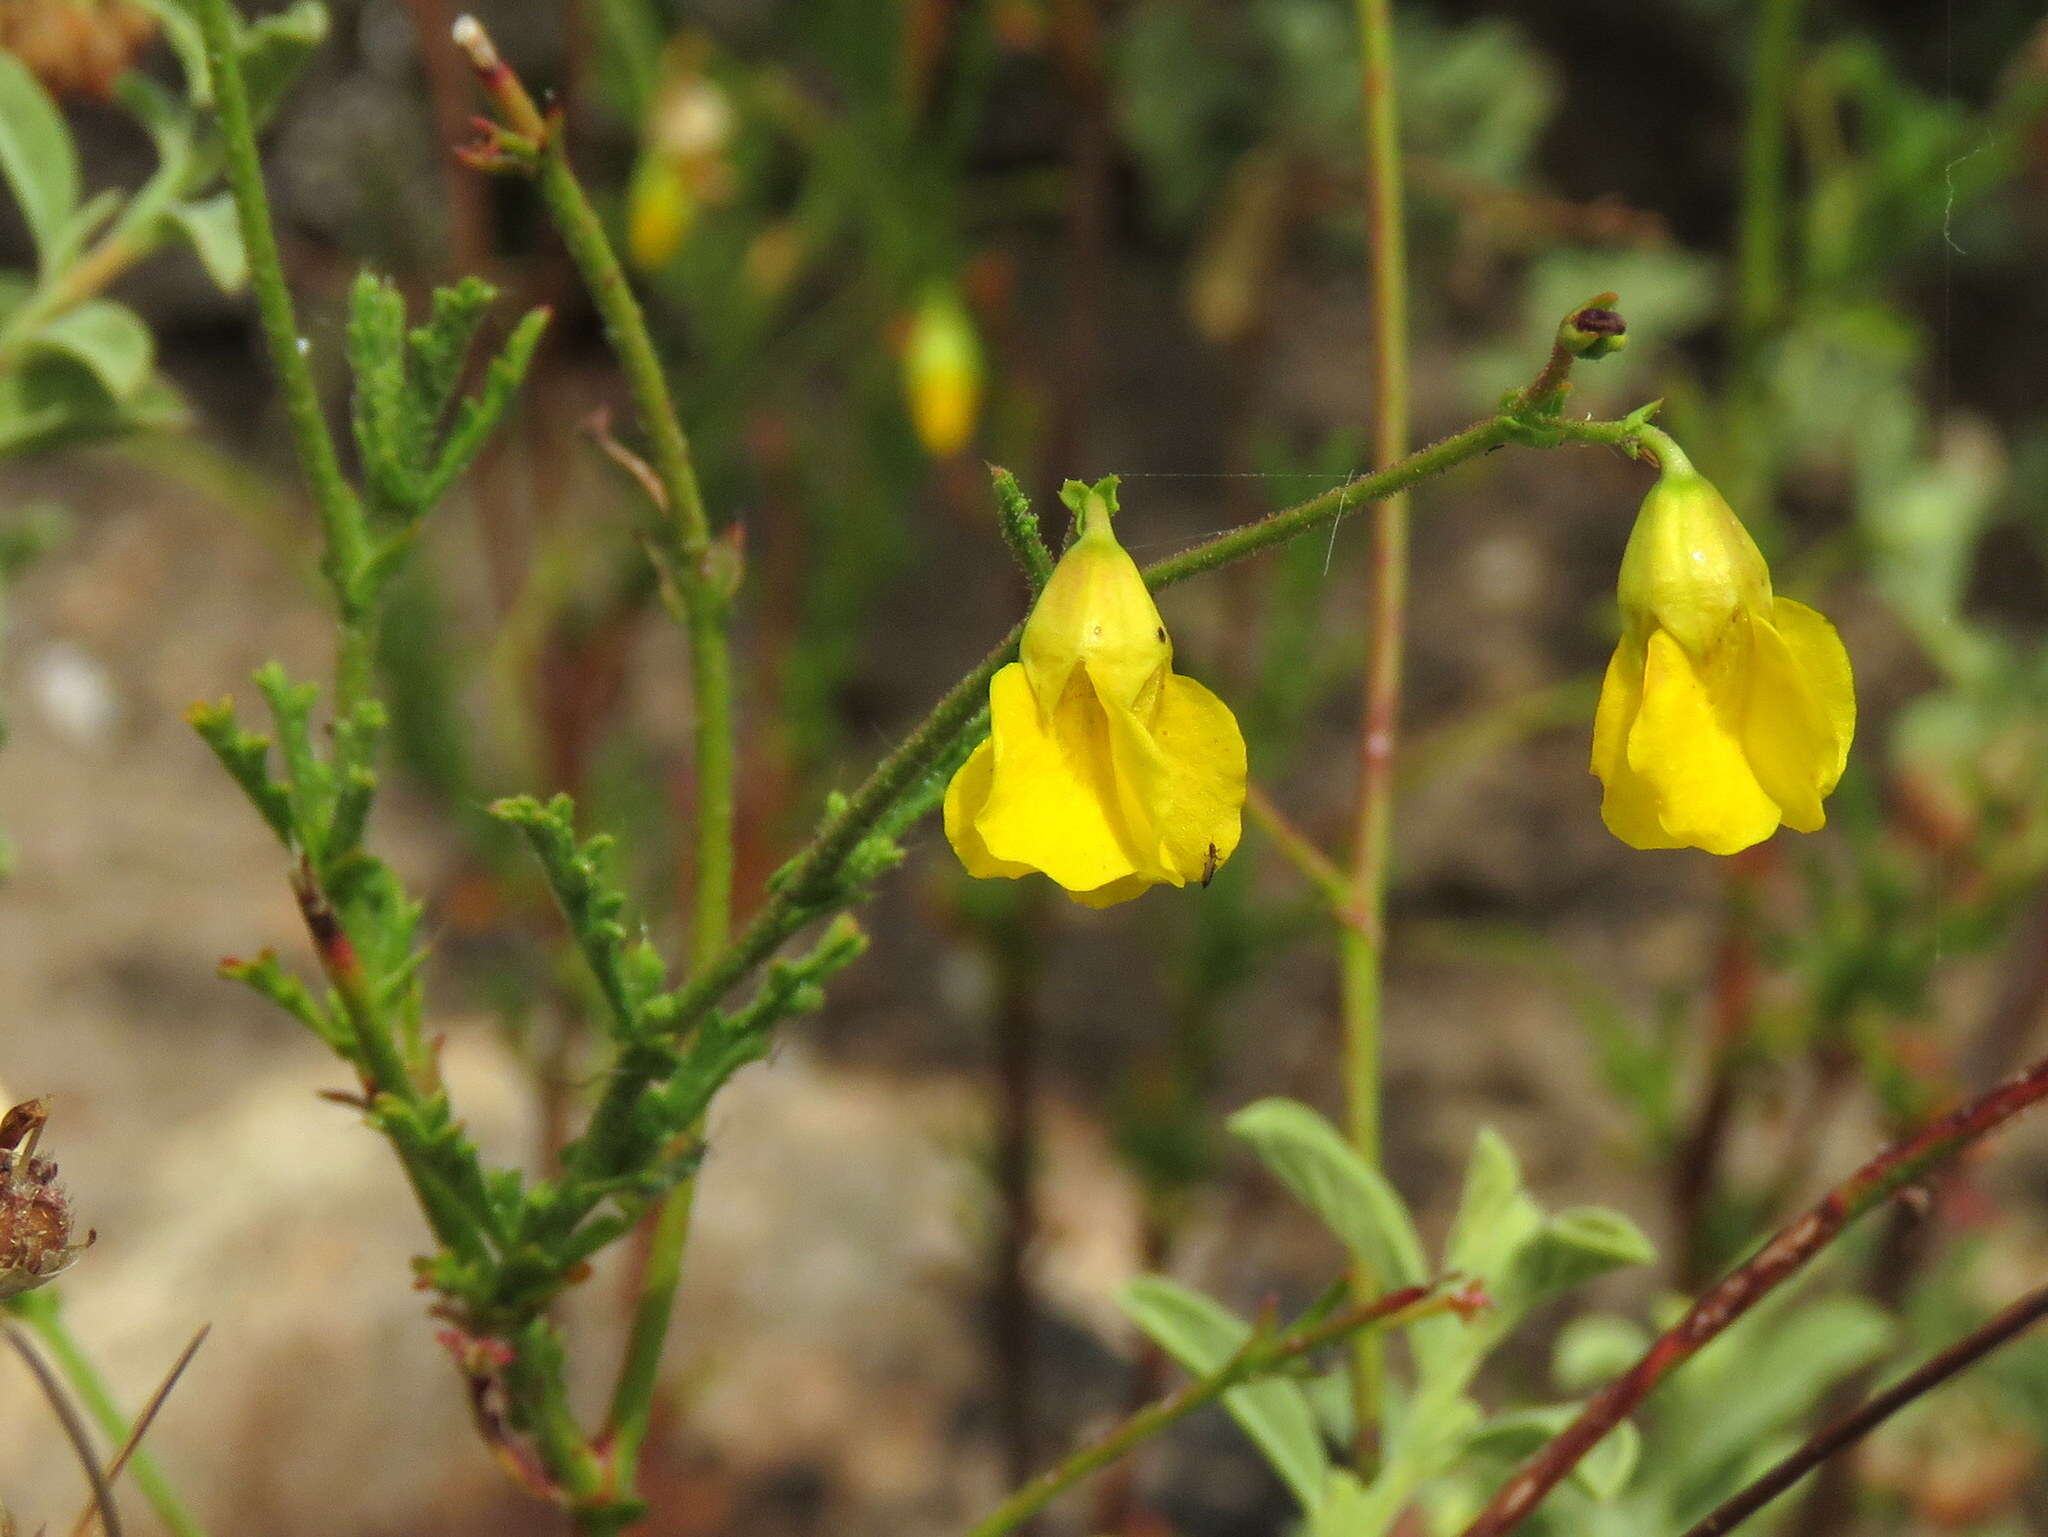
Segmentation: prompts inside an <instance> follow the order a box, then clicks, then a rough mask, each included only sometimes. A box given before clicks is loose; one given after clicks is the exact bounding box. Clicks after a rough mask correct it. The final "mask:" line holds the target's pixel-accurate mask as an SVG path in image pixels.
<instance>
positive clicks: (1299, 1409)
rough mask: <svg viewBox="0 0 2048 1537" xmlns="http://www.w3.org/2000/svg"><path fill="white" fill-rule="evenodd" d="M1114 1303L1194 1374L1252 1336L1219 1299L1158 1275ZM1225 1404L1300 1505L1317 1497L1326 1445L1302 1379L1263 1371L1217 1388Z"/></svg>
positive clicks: (1312, 1504) (1326, 1470) (1219, 1364)
mask: <svg viewBox="0 0 2048 1537" xmlns="http://www.w3.org/2000/svg"><path fill="white" fill-rule="evenodd" d="M1116 1301H1117V1306H1118V1307H1120V1308H1122V1309H1123V1311H1124V1314H1125V1316H1126V1317H1128V1318H1129V1319H1130V1320H1131V1322H1133V1323H1135V1324H1136V1325H1137V1326H1138V1327H1139V1328H1140V1329H1143V1330H1144V1331H1145V1333H1146V1334H1147V1335H1148V1336H1149V1337H1150V1338H1151V1339H1152V1341H1153V1342H1154V1343H1155V1344H1157V1345H1158V1346H1159V1348H1160V1349H1162V1350H1164V1351H1165V1352H1166V1353H1167V1354H1168V1355H1170V1356H1172V1357H1173V1358H1174V1360H1176V1361H1178V1362H1179V1363H1180V1364H1181V1366H1182V1367H1184V1368H1185V1369H1186V1370H1188V1371H1190V1372H1192V1373H1194V1374H1195V1375H1197V1376H1203V1377H1206V1376H1208V1375H1210V1374H1211V1373H1213V1372H1217V1371H1220V1370H1222V1368H1223V1367H1224V1366H1226V1365H1228V1364H1229V1363H1230V1361H1231V1359H1232V1358H1233V1357H1235V1356H1236V1355H1237V1353H1238V1352H1239V1351H1240V1350H1242V1349H1243V1348H1244V1346H1245V1342H1246V1341H1247V1340H1249V1339H1250V1338H1251V1337H1252V1330H1251V1325H1249V1324H1247V1323H1246V1322H1245V1321H1244V1320H1243V1319H1241V1318H1239V1317H1238V1316H1237V1315H1236V1314H1235V1313H1232V1312H1231V1311H1230V1310H1229V1309H1228V1308H1226V1307H1224V1306H1223V1305H1222V1304H1221V1303H1219V1302H1215V1301H1212V1300H1211V1299H1210V1298H1208V1297H1205V1296H1203V1295H1202V1294H1201V1293H1200V1292H1197V1291H1190V1290H1189V1289H1188V1288H1187V1287H1185V1286H1180V1285H1177V1284H1176V1283H1174V1282H1172V1281H1169V1280H1167V1279H1166V1278H1165V1277H1163V1276H1141V1277H1139V1278H1138V1279H1137V1280H1135V1281H1132V1282H1131V1283H1130V1284H1129V1285H1127V1286H1125V1287H1124V1288H1123V1289H1122V1290H1121V1291H1119V1292H1118V1293H1117V1298H1116ZM1223 1407H1224V1408H1225V1409H1227V1410H1229V1411H1230V1416H1231V1418H1232V1419H1234V1420H1236V1421H1237V1423H1238V1426H1239V1428H1241V1429H1242V1430H1243V1431H1244V1433H1245V1434H1246V1435H1247V1436H1249V1437H1251V1439H1252V1443H1253V1444H1254V1445H1255V1446H1257V1447H1258V1449H1259V1451H1260V1452H1261V1453H1262V1454H1263V1455H1264V1456H1265V1459H1266V1461H1267V1462H1269V1463H1271V1464H1272V1467H1273V1471H1274V1472H1276V1473H1278V1474H1279V1475H1280V1477H1281V1479H1282V1480H1283V1481H1285V1483H1286V1485H1287V1487H1288V1488H1289V1489H1290V1490H1292V1491H1293V1493H1294V1498H1295V1499H1296V1501H1297V1502H1299V1504H1300V1505H1301V1508H1302V1509H1303V1510H1304V1511H1308V1512H1311V1513H1312V1512H1314V1511H1315V1509H1316V1508H1317V1506H1318V1505H1319V1504H1320V1503H1321V1502H1322V1499H1323V1496H1324V1492H1325V1486H1326V1485H1327V1483H1328V1481H1329V1476H1330V1467H1331V1464H1330V1453H1329V1450H1328V1448H1326V1447H1325V1446H1324V1445H1323V1438H1322V1435H1321V1433H1320V1432H1319V1431H1318V1430H1317V1429H1316V1417H1315V1413H1314V1411H1313V1410H1311V1409H1310V1407H1309V1402H1308V1397H1307V1395H1306V1394H1305V1393H1303V1392H1302V1390H1301V1388H1300V1386H1299V1385H1298V1384H1296V1383H1294V1382H1291V1381H1288V1380H1287V1379H1285V1378H1278V1377H1269V1378H1267V1379H1266V1380H1265V1381H1263V1382H1253V1383H1247V1384H1246V1385H1245V1386H1243V1387H1238V1388H1232V1389H1231V1390H1230V1391H1229V1392H1228V1393H1225V1394H1224V1395H1223Z"/></svg>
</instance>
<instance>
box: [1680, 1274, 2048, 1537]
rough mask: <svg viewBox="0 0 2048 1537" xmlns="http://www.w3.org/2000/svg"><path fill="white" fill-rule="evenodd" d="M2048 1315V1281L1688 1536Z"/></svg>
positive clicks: (1716, 1526) (1711, 1526)
mask: <svg viewBox="0 0 2048 1537" xmlns="http://www.w3.org/2000/svg"><path fill="white" fill-rule="evenodd" d="M2044 1317H2048V1286H2043V1287H2041V1288H2040V1289H2038V1290H2036V1291H2031V1292H2029V1293H2027V1295H2026V1296H2024V1297H2022V1298H2020V1300H2019V1301H2017V1302H2015V1303H2014V1304H2013V1305H2012V1306H2011V1307H2009V1308H2007V1309H2006V1310H2005V1311H2004V1312H2002V1313H2000V1314H1998V1316H1997V1317H1995V1318H1993V1319H1991V1320H1990V1322H1988V1323H1986V1324H1984V1325H1983V1326H1982V1327H1981V1328H1978V1329H1976V1330H1974V1331H1973V1332H1971V1333H1969V1334H1966V1335H1964V1336H1963V1337H1962V1338H1961V1339H1959V1340H1957V1341H1956V1342H1955V1343H1954V1344H1953V1345H1951V1346H1949V1347H1948V1349H1946V1350H1944V1351H1942V1352H1941V1353H1940V1354H1939V1355H1936V1356H1932V1357H1930V1358H1929V1359H1928V1360H1927V1361H1926V1363H1925V1364H1923V1365H1922V1366H1921V1367H1920V1368H1919V1369H1918V1370H1917V1371H1913V1372H1909V1373H1908V1374H1907V1375H1905V1376H1904V1377H1901V1378H1900V1379H1899V1380H1898V1381H1897V1382H1896V1383H1894V1384H1893V1385H1892V1386H1890V1387H1888V1388H1886V1389H1885V1390H1884V1391H1883V1392H1882V1393H1879V1394H1877V1395H1876V1396H1875V1397H1874V1398H1871V1399H1870V1400H1868V1401H1867V1402H1866V1403H1865V1404H1864V1405H1863V1406H1862V1407H1861V1408H1860V1409H1857V1410H1856V1411H1855V1412H1854V1413H1853V1414H1849V1415H1845V1416H1844V1417H1843V1418H1841V1419H1839V1420H1837V1421H1835V1422H1834V1423H1833V1424H1832V1425H1829V1426H1828V1427H1827V1428H1826V1429H1824V1430H1821V1431H1817V1432H1816V1433H1815V1434H1814V1435H1812V1436H1811V1437H1809V1438H1808V1439H1807V1441H1806V1442H1805V1444H1804V1445H1802V1446H1801V1447H1799V1449H1798V1450H1796V1451H1794V1452H1792V1453H1791V1454H1790V1455H1789V1456H1787V1457H1785V1458H1784V1460H1783V1461H1781V1462H1779V1463H1778V1464H1777V1465H1776V1466H1775V1467H1773V1468H1772V1469H1771V1470H1770V1471H1769V1472H1768V1473H1766V1474H1764V1476H1763V1477H1761V1478H1759V1479H1758V1480H1757V1481H1756V1482H1755V1483H1753V1484H1751V1485H1750V1486H1749V1487H1748V1488H1746V1489H1744V1490H1743V1491H1742V1492H1741V1493H1739V1494H1737V1495H1735V1496H1733V1497H1732V1498H1730V1499H1728V1500H1726V1501H1724V1502H1722V1503H1721V1504H1720V1505H1718V1506H1716V1507H1715V1508H1714V1509H1713V1510H1712V1511H1710V1512H1709V1513H1708V1514H1707V1515H1706V1516H1705V1517H1704V1518H1703V1519H1702V1520H1700V1521H1698V1522H1695V1523H1694V1524H1693V1526H1692V1527H1690V1528H1689V1529H1688V1530H1687V1531H1686V1533H1685V1537H1721V1534H1722V1533H1723V1532H1729V1531H1733V1530H1734V1529H1735V1528H1736V1527H1738V1526H1740V1525H1741V1524H1742V1523H1743V1522H1744V1521H1747V1520H1748V1519H1749V1518H1750V1517H1751V1516H1753V1515H1755V1514H1756V1513H1757V1512H1758V1511H1759V1510H1762V1509H1763V1508H1764V1506H1766V1505H1768V1504H1770V1502H1771V1501H1772V1500H1774V1499H1776V1498H1777V1497H1778V1496H1779V1495H1781V1494H1783V1493H1784V1492H1785V1491H1786V1490H1787V1489H1790V1488H1791V1487H1792V1486H1793V1485H1794V1484H1796V1483H1798V1482H1799V1480H1800V1479H1802V1478H1804V1477H1805V1476H1806V1475H1807V1474H1808V1473H1811V1472H1812V1471H1813V1470H1814V1469H1815V1468H1817V1467H1819V1466H1820V1465H1821V1464H1822V1463H1824V1462H1826V1461H1827V1460H1828V1459H1829V1458H1831V1457H1834V1456H1836V1455H1838V1454H1840V1453H1841V1452H1844V1451H1846V1450H1847V1449H1848V1448H1849V1447H1851V1446H1854V1445H1855V1444H1856V1443H1857V1442H1858V1441H1860V1440H1862V1439H1863V1438H1864V1437H1865V1436H1867V1435H1869V1434H1870V1432H1871V1431H1873V1430H1875V1429H1877V1427H1878V1426H1880V1425H1882V1424H1883V1423H1884V1422H1885V1421H1886V1420H1888V1419H1890V1418H1891V1417H1892V1416H1893V1415H1894V1414H1897V1413H1898V1412H1899V1411H1900V1410H1901V1409H1903V1408H1905V1407H1906V1405H1908V1404H1910V1403H1912V1402H1913V1401H1914V1400H1915V1399H1917V1398H1922V1397H1925V1396H1926V1395H1927V1394H1928V1393H1931V1392H1933V1391H1934V1389H1936V1388H1938V1387H1940V1386H1941V1385H1942V1384H1943V1383H1944V1382H1946V1381H1948V1380H1949V1378H1951V1377H1953V1376H1955V1375H1956V1374H1957V1373H1958V1372H1960V1371H1962V1370H1963V1369H1964V1368H1965V1367H1968V1366H1973V1365H1975V1364H1976V1363H1977V1362H1978V1361H1981V1360H1982V1359H1983V1358H1984V1357H1985V1356H1987V1355H1989V1354H1991V1352H1992V1351H1994V1350H1996V1349H1998V1347H1999V1346H2001V1345H2003V1344H2006V1343H2007V1342H2008V1341H2011V1340H2015V1339H2017V1338H2019V1336H2020V1335H2022V1334H2024V1333H2026V1331H2027V1330H2029V1329H2031V1328H2032V1327H2033V1326H2034V1325H2035V1324H2037V1323H2039V1322H2040V1321H2041V1320H2042V1318H2044Z"/></svg>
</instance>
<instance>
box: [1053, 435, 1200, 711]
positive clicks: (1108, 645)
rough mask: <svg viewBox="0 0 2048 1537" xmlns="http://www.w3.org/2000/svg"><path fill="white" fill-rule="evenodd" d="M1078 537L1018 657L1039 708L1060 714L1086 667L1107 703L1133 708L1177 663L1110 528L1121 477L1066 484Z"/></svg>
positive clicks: (1055, 571)
mask: <svg viewBox="0 0 2048 1537" xmlns="http://www.w3.org/2000/svg"><path fill="white" fill-rule="evenodd" d="M1062 495H1063V496H1064V497H1065V499H1066V501H1067V504H1068V505H1069V506H1070V507H1072V508H1073V509H1074V516H1075V518H1076V520H1077V522H1078V525H1079V533H1078V534H1077V535H1076V537H1075V539H1074V542H1073V543H1072V544H1071V545H1069V546H1068V547H1067V552H1066V554H1064V555H1062V556H1061V557H1060V561H1059V564H1058V565H1057V566H1055V567H1053V573H1052V577H1051V579H1050V580H1049V581H1047V582H1046V584H1045V590H1044V591H1043V592H1041V593H1040V594H1039V595H1038V603H1037V605H1036V606H1035V607H1034V608H1033V609H1032V610H1031V618H1030V621H1029V622H1028V623H1027V624H1026V625H1025V626H1024V639H1023V643H1022V646H1021V647H1020V652H1021V655H1022V657H1023V661H1024V673H1025V676H1026V677H1028V678H1029V679H1030V680H1031V691H1032V693H1033V694H1034V695H1036V696H1037V699H1038V702H1039V705H1040V707H1041V708H1043V709H1045V710H1046V711H1048V712H1050V711H1052V710H1054V709H1056V708H1057V707H1058V705H1059V702H1060V696H1061V695H1062V694H1063V693H1065V692H1066V688H1067V682H1068V680H1069V679H1070V678H1071V677H1072V676H1073V672H1074V669H1075V668H1077V667H1085V668H1086V669H1087V672H1088V675H1089V677H1090V678H1091V679H1093V680H1094V683H1095V687H1096V689H1097V691H1098V692H1099V693H1100V694H1101V695H1102V698H1103V702H1104V703H1105V704H1108V705H1110V706H1112V707H1115V708H1119V709H1132V708H1135V707H1136V706H1137V705H1138V704H1139V703H1140V701H1141V699H1142V697H1143V695H1144V694H1145V692H1146V690H1147V688H1148V687H1154V686H1156V684H1157V683H1158V681H1159V679H1160V677H1161V676H1162V675H1163V674H1164V673H1165V671H1166V670H1167V669H1168V668H1170V667H1171V666H1172V665H1173V642H1172V641H1170V640H1168V639H1167V638H1166V626H1165V624H1164V623H1162V622H1161V620H1160V618H1159V608H1158V605H1157V604H1155V603H1154V602H1153V601H1152V593H1151V590H1150V589H1149V588H1147V587H1146V585H1145V578H1144V577H1143V576H1141V575H1139V573H1138V565H1137V562H1136V561H1134V560H1132V559H1131V557H1130V555H1129V554H1128V553H1127V552H1126V551H1125V549H1124V547H1123V546H1122V545H1121V544H1118V543H1117V539H1116V533H1115V531H1114V530H1113V528H1112V527H1111V522H1110V520H1111V518H1112V516H1113V515H1114V513H1115V511H1116V477H1115V476H1114V475H1111V476H1108V477H1106V478H1105V479H1103V480H1102V481H1100V482H1098V483H1097V484H1095V485H1092V486H1089V485H1083V484H1082V483H1081V482H1080V481H1077V480H1072V481H1068V482H1067V485H1066V489H1065V491H1064V492H1063V493H1062Z"/></svg>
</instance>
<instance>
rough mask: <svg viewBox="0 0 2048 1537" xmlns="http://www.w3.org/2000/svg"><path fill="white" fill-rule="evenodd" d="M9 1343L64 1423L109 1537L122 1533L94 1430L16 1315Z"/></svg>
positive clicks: (9, 1327) (10, 1326)
mask: <svg viewBox="0 0 2048 1537" xmlns="http://www.w3.org/2000/svg"><path fill="white" fill-rule="evenodd" d="M4 1327H5V1328H6V1330H7V1343H8V1344H10V1345H12V1346H13V1347H14V1348H15V1350H16V1351H17V1352H19V1354H20V1356H21V1359H22V1360H23V1361H25V1362H26V1363H27V1364H28V1369H29V1371H30V1373H31V1374H33V1375H34V1377H35V1379H36V1385H37V1386H38V1387H40V1388H41V1389H42V1390H43V1396H44V1397H45V1398H47V1399H48V1400H49V1401H50V1409H51V1412H52V1413H54V1414H55V1415H56V1416H57V1423H58V1424H60V1425H62V1426H63V1427H64V1434H65V1436H66V1437H67V1438H68V1439H69V1440H70V1442H71V1450H72V1454H73V1455H74V1456H76V1457H77V1458H78V1465H79V1466H80V1467H81V1468H83V1469H84V1470H85V1478H86V1482H87V1483H89V1484H91V1485H92V1498H93V1503H94V1504H95V1505H96V1506H97V1507H98V1508H99V1511H100V1518H101V1519H102V1520H103V1521H105V1522H106V1526H107V1537H121V1513H120V1512H119V1511H118V1510H116V1509H115V1508H114V1491H113V1488H112V1486H111V1485H110V1484H108V1482H107V1475H106V1470H105V1469H103V1468H102V1467H101V1466H100V1459H99V1454H98V1453H96V1452H95V1451H94V1450H93V1449H92V1434H91V1432H90V1431H88V1430H87V1429H86V1428H85V1421H83V1420H82V1419H80V1418H79V1417H78V1410H77V1408H76V1406H74V1405H73V1404H72V1402H71V1398H70V1395H68V1394H67V1393H66V1392H65V1391H64V1384H63V1383H61V1382H59V1381H58V1380H57V1374H56V1373H55V1372H53V1371H52V1370H50V1365H49V1363H48V1362H47V1361H45V1360H44V1359H43V1357H42V1353H41V1352H40V1351H38V1350H37V1349H36V1347H35V1344H34V1342H33V1341H31V1340H30V1339H29V1337H28V1331H27V1330H25V1329H23V1328H22V1327H21V1325H19V1324H17V1323H16V1322H14V1320H13V1319H11V1318H10V1319H8V1320H6V1323H5V1325H4Z"/></svg>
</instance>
